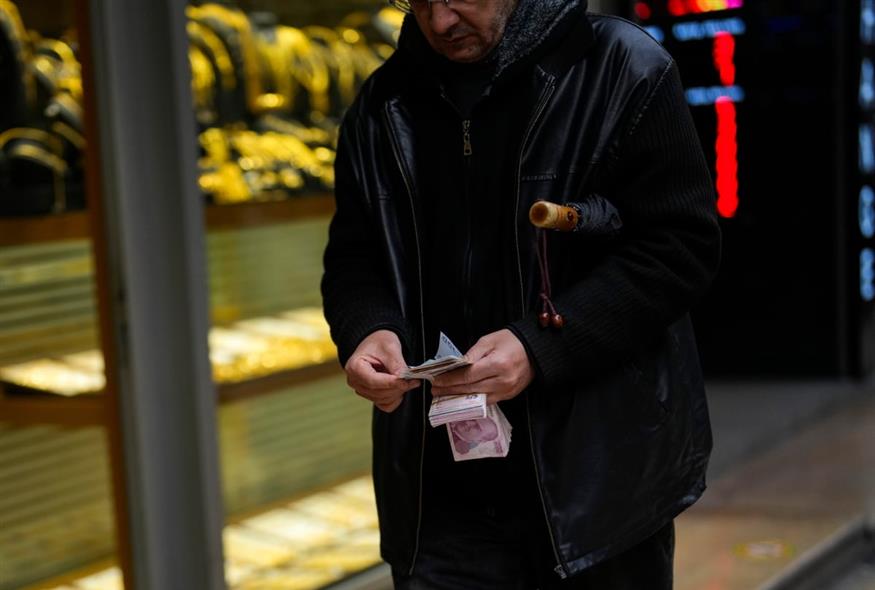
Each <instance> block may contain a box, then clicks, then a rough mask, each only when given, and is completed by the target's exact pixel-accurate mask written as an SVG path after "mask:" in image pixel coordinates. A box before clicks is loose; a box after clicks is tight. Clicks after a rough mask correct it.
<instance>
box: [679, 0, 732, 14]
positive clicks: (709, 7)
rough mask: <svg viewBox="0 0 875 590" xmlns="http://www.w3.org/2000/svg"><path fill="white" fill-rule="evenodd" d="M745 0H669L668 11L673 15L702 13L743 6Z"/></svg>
mask: <svg viewBox="0 0 875 590" xmlns="http://www.w3.org/2000/svg"><path fill="white" fill-rule="evenodd" d="M743 5H744V0H668V12H669V14H671V15H672V16H685V15H687V14H702V13H705V12H718V11H720V10H732V9H733V8H741V7H742V6H743Z"/></svg>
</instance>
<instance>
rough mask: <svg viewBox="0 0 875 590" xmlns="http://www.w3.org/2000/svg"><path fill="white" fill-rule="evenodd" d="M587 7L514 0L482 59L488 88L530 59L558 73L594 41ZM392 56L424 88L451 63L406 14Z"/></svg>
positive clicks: (573, 1) (577, 2)
mask: <svg viewBox="0 0 875 590" xmlns="http://www.w3.org/2000/svg"><path fill="white" fill-rule="evenodd" d="M586 7H587V0H519V4H518V6H517V8H516V9H515V10H514V13H513V15H511V17H510V19H509V20H508V23H507V28H506V31H505V35H504V37H503V38H502V41H501V43H499V45H498V47H496V48H495V50H494V51H493V52H492V53H491V54H490V55H489V56H487V57H486V58H485V60H486V61H488V62H491V64H489V63H487V64H485V65H491V69H492V71H493V74H492V83H493V86H495V85H498V84H503V83H504V82H506V81H508V80H510V79H512V78H513V77H514V75H515V74H516V73H518V72H519V71H520V70H522V69H523V68H524V66H525V65H530V64H531V63H533V62H535V63H538V64H539V65H540V66H541V67H542V68H543V69H544V70H545V71H547V72H548V73H550V74H552V75H557V76H558V75H560V74H561V73H562V72H563V71H564V70H566V69H567V68H568V67H570V66H571V65H572V64H573V63H575V62H576V61H578V60H579V59H580V58H582V57H583V55H584V54H585V53H586V51H587V50H588V49H589V48H590V47H591V46H592V44H593V42H594V35H593V30H592V25H591V24H590V22H589V18H588V17H587V16H586ZM396 57H397V58H398V59H399V60H400V62H401V63H402V64H403V65H404V66H405V67H406V69H407V70H408V71H409V72H410V74H411V80H412V81H413V82H414V83H416V84H417V85H425V86H428V87H435V86H439V78H440V73H441V72H442V71H444V70H445V69H447V68H448V67H451V66H452V65H453V64H452V63H451V62H449V61H448V60H447V59H446V58H444V57H443V56H441V55H439V54H437V53H436V52H435V51H434V50H433V49H432V48H431V46H430V45H429V44H428V41H427V40H426V39H425V36H424V35H423V34H422V32H421V31H420V30H419V27H418V26H417V24H416V21H415V20H414V19H413V17H410V16H408V17H407V18H405V19H404V24H403V25H402V28H401V36H400V38H399V41H398V51H397V52H396Z"/></svg>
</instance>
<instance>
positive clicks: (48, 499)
mask: <svg viewBox="0 0 875 590" xmlns="http://www.w3.org/2000/svg"><path fill="white" fill-rule="evenodd" d="M84 136H85V129H84V122H83V101H82V77H81V72H80V62H79V46H78V42H77V35H76V28H75V26H74V19H73V0H28V1H27V2H10V1H6V0H4V1H0V481H2V482H3V483H2V493H0V522H2V523H3V526H2V527H0V590H11V589H13V588H28V587H30V586H31V585H32V584H38V585H39V587H40V588H44V587H48V586H52V585H61V584H63V583H66V582H67V581H69V580H71V579H75V578H82V577H85V576H92V575H94V574H96V573H99V572H105V570H106V569H107V568H108V567H109V568H112V563H113V562H114V559H115V532H114V512H113V496H112V484H111V481H112V480H111V475H110V474H111V468H110V461H109V454H108V448H107V437H106V424H105V410H104V396H103V394H102V393H101V392H102V390H103V389H104V375H103V355H102V353H101V351H100V345H99V339H98V328H97V326H98V322H97V319H98V310H97V304H96V299H95V279H94V262H93V258H92V252H91V241H90V231H89V220H88V217H87V213H86V212H85V211H84V208H85V187H84V181H83V179H84V168H83V160H84V157H85V155H86V150H87V148H86V143H85V137H84ZM101 575H102V576H103V577H104V578H111V579H114V580H115V581H116V583H115V584H114V585H112V586H105V587H112V588H121V587H122V584H121V581H120V572H119V571H118V570H117V569H110V570H109V571H108V572H105V573H102V574H101ZM79 587H81V588H84V587H85V586H79Z"/></svg>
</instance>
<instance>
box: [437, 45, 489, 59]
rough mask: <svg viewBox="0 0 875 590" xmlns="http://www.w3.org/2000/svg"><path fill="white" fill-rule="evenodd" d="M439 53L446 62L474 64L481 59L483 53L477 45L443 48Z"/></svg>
mask: <svg viewBox="0 0 875 590" xmlns="http://www.w3.org/2000/svg"><path fill="white" fill-rule="evenodd" d="M441 53H442V54H443V56H444V57H445V58H447V59H448V60H450V61H455V62H459V63H474V62H476V61H480V60H481V59H483V56H484V51H482V50H481V48H480V47H479V46H478V45H467V46H462V47H454V46H452V45H450V46H444V47H442V48H441Z"/></svg>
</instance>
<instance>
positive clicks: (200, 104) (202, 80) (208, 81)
mask: <svg viewBox="0 0 875 590" xmlns="http://www.w3.org/2000/svg"><path fill="white" fill-rule="evenodd" d="M188 61H189V64H190V65H191V89H192V94H193V95H194V104H195V109H196V110H197V113H198V120H199V121H201V122H202V123H207V124H209V123H212V122H213V121H214V120H215V118H216V73H215V71H214V70H213V66H212V64H211V63H210V58H208V57H207V56H206V55H205V54H204V52H203V51H201V49H200V48H199V47H198V46H197V45H190V46H189V48H188Z"/></svg>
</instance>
